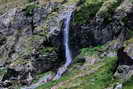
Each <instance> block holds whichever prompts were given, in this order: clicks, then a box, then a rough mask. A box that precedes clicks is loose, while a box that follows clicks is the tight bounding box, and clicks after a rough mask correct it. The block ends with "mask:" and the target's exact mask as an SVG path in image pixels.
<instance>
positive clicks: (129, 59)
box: [114, 38, 133, 82]
mask: <svg viewBox="0 0 133 89" xmlns="http://www.w3.org/2000/svg"><path fill="white" fill-rule="evenodd" d="M132 48H133V41H132V38H131V39H130V40H128V41H126V42H125V43H124V47H122V48H120V49H119V50H118V53H117V56H118V63H117V66H118V67H117V70H116V72H115V74H114V76H115V77H116V78H119V79H121V80H122V81H124V82H125V81H127V80H129V79H130V78H131V77H132V76H133V49H132Z"/></svg>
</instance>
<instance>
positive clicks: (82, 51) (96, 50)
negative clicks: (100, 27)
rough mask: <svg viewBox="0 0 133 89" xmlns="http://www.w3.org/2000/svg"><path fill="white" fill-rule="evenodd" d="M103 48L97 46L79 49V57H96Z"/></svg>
mask: <svg viewBox="0 0 133 89" xmlns="http://www.w3.org/2000/svg"><path fill="white" fill-rule="evenodd" d="M103 48H104V47H103V46H101V45H98V46H96V47H90V48H82V49H80V55H81V56H92V55H97V53H99V52H101V51H103Z"/></svg>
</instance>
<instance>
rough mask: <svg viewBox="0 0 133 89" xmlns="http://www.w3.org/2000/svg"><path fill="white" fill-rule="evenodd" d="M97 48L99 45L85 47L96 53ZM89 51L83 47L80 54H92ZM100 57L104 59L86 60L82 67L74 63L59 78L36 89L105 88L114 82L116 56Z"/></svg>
mask: <svg viewBox="0 0 133 89" xmlns="http://www.w3.org/2000/svg"><path fill="white" fill-rule="evenodd" d="M99 48H101V47H96V48H86V49H87V50H90V51H92V50H93V53H94V54H95V55H96V54H97V53H98V52H97V49H98V50H99ZM90 51H85V48H84V49H81V54H80V55H82V56H86V55H87V54H88V55H93V54H92V53H91V52H90ZM90 53H91V54H90ZM102 59H104V60H102V61H101V62H99V63H96V64H94V65H90V63H88V62H86V63H84V64H83V65H82V67H81V66H80V65H81V64H79V63H75V64H73V65H72V66H71V68H70V69H69V70H68V72H67V73H66V74H64V76H63V77H62V78H61V79H59V80H56V81H52V82H49V83H46V84H44V85H42V86H40V87H39V88H37V89H105V88H106V87H108V86H110V84H113V82H114V80H113V76H112V75H113V68H114V65H115V63H116V57H104V58H102ZM80 68H81V69H80Z"/></svg>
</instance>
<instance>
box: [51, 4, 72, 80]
mask: <svg viewBox="0 0 133 89" xmlns="http://www.w3.org/2000/svg"><path fill="white" fill-rule="evenodd" d="M74 7H75V6H74V5H71V6H69V7H67V8H66V10H64V13H62V14H61V16H60V19H62V20H64V29H63V31H64V48H65V59H66V62H65V64H64V65H63V66H62V67H60V68H59V69H58V71H57V74H56V76H55V77H54V79H53V80H57V79H59V78H60V77H61V76H62V74H63V73H64V72H65V71H66V70H67V67H68V66H69V65H70V64H71V62H72V56H71V52H70V48H69V25H70V20H71V16H72V13H73V10H74Z"/></svg>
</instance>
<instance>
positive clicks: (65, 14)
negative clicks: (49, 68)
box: [21, 5, 75, 89]
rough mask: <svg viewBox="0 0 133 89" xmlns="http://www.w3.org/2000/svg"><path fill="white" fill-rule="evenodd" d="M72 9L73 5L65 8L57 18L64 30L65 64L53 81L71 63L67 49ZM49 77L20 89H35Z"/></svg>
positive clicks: (48, 76)
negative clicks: (62, 23) (62, 24)
mask: <svg viewBox="0 0 133 89" xmlns="http://www.w3.org/2000/svg"><path fill="white" fill-rule="evenodd" d="M74 8H75V5H69V6H65V7H64V9H63V11H62V13H60V14H59V16H58V18H59V20H60V21H64V28H63V31H64V37H63V38H64V48H65V58H66V62H65V64H64V65H62V66H61V67H60V68H59V69H58V71H57V73H56V75H55V77H54V78H53V80H57V79H59V78H60V77H61V76H62V74H63V73H64V72H65V71H66V70H67V67H68V66H69V65H70V64H71V62H72V56H71V52H70V48H69V25H70V20H71V16H72V13H73V11H74ZM51 76H52V75H47V76H44V77H42V78H40V80H39V81H38V82H37V83H35V84H32V85H31V86H29V87H24V88H21V89H36V88H37V87H38V86H40V85H42V84H44V83H46V82H47V80H48V79H49V78H50V77H51ZM45 81H46V82H45Z"/></svg>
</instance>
